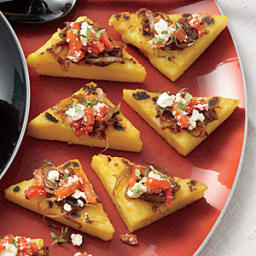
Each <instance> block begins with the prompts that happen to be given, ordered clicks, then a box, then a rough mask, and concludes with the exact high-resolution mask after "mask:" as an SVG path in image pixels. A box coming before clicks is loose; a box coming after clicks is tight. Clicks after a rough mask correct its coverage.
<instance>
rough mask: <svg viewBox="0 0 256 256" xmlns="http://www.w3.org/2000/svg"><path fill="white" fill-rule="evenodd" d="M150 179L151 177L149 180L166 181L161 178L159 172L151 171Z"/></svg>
mask: <svg viewBox="0 0 256 256" xmlns="http://www.w3.org/2000/svg"><path fill="white" fill-rule="evenodd" d="M148 177H149V178H153V179H156V180H164V179H163V178H162V177H161V175H160V173H158V172H157V171H151V172H149V174H148Z"/></svg>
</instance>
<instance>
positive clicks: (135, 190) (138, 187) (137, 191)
mask: <svg viewBox="0 0 256 256" xmlns="http://www.w3.org/2000/svg"><path fill="white" fill-rule="evenodd" d="M147 191H148V189H147V187H146V186H144V185H143V184H141V183H138V182H137V183H135V184H134V185H133V187H131V188H130V187H129V188H128V189H127V196H128V197H130V198H138V197H140V196H141V195H142V194H143V193H145V192H147Z"/></svg>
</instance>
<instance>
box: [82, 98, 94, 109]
mask: <svg viewBox="0 0 256 256" xmlns="http://www.w3.org/2000/svg"><path fill="white" fill-rule="evenodd" d="M95 101H96V99H95V98H92V99H91V100H85V101H84V106H85V107H92V106H93V105H94V102H95Z"/></svg>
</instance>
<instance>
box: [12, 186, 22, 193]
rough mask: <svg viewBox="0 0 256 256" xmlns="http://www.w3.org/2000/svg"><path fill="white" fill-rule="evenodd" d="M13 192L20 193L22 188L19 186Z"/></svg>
mask: <svg viewBox="0 0 256 256" xmlns="http://www.w3.org/2000/svg"><path fill="white" fill-rule="evenodd" d="M12 191H13V192H19V191H20V187H19V186H16V187H15V188H14V189H13V190H12Z"/></svg>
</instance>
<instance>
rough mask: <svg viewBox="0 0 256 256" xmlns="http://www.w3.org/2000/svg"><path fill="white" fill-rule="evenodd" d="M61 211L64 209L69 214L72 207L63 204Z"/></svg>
mask: <svg viewBox="0 0 256 256" xmlns="http://www.w3.org/2000/svg"><path fill="white" fill-rule="evenodd" d="M63 209H64V210H65V211H66V212H70V211H71V210H72V207H71V205H70V204H64V206H63Z"/></svg>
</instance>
